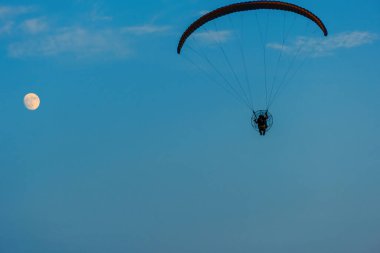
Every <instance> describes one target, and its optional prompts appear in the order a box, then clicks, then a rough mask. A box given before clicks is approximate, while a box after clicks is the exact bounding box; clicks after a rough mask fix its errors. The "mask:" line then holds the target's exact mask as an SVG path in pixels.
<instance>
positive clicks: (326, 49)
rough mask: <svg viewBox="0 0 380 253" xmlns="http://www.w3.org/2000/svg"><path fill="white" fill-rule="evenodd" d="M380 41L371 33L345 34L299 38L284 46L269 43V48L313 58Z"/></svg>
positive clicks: (355, 32)
mask: <svg viewBox="0 0 380 253" xmlns="http://www.w3.org/2000/svg"><path fill="white" fill-rule="evenodd" d="M378 39H379V35H377V34H375V33H371V32H362V31H354V32H344V33H340V34H337V35H333V36H329V37H327V38H318V39H316V38H308V37H298V38H297V39H296V40H295V41H294V42H293V43H291V44H288V45H282V44H280V43H268V44H267V47H269V48H272V49H274V50H282V51H284V52H285V53H290V54H294V53H303V54H308V55H311V56H325V55H331V54H332V53H333V52H334V51H336V50H338V49H349V48H355V47H359V46H362V45H367V44H371V43H373V42H375V41H376V40H378Z"/></svg>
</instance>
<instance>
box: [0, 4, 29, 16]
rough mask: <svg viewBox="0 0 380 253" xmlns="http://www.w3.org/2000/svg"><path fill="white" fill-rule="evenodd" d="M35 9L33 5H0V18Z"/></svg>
mask: <svg viewBox="0 0 380 253" xmlns="http://www.w3.org/2000/svg"><path fill="white" fill-rule="evenodd" d="M33 11H35V7H33V6H5V5H0V18H1V19H3V18H9V17H14V16H18V15H22V14H26V13H30V12H33Z"/></svg>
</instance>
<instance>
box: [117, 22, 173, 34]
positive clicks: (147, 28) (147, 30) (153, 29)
mask: <svg viewBox="0 0 380 253" xmlns="http://www.w3.org/2000/svg"><path fill="white" fill-rule="evenodd" d="M170 28H171V27H170V26H157V25H150V24H146V25H140V26H128V27H124V28H123V29H122V31H123V32H126V33H134V34H137V35H144V34H152V33H163V32H167V31H169V30H170Z"/></svg>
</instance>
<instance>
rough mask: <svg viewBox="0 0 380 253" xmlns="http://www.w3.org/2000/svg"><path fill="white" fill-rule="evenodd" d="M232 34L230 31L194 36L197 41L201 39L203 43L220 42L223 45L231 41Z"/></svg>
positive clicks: (209, 32) (195, 34) (208, 32)
mask: <svg viewBox="0 0 380 253" xmlns="http://www.w3.org/2000/svg"><path fill="white" fill-rule="evenodd" d="M231 35H232V32H231V31H228V30H223V31H206V32H197V33H194V34H193V36H194V38H196V39H199V40H201V41H203V42H211V43H214V42H218V43H223V42H226V41H228V40H230V39H231Z"/></svg>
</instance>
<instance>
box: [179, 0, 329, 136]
mask: <svg viewBox="0 0 380 253" xmlns="http://www.w3.org/2000/svg"><path fill="white" fill-rule="evenodd" d="M263 12H264V13H263ZM260 13H263V14H260ZM274 13H276V14H274ZM259 15H262V16H261V17H260V16H259ZM288 16H291V17H288ZM296 18H301V21H300V22H299V23H301V26H303V25H304V24H305V23H306V25H305V27H306V29H309V30H310V23H311V24H313V27H314V29H317V30H320V31H322V33H323V35H324V36H327V35H328V32H327V29H326V27H325V25H324V24H323V22H322V21H321V20H320V19H319V18H318V17H317V16H316V15H314V14H313V13H312V12H310V11H309V10H307V9H305V8H302V7H300V6H297V5H294V4H291V3H286V2H280V1H248V2H239V3H234V4H230V5H227V6H223V7H220V8H217V9H215V10H213V11H210V12H207V13H206V14H204V15H202V16H201V17H200V18H198V19H197V20H195V21H194V22H193V23H192V24H191V25H190V26H189V27H188V28H187V29H186V30H185V31H184V32H183V34H182V36H181V38H180V40H179V42H178V45H177V53H178V54H183V51H185V52H186V53H187V59H188V60H189V61H190V62H191V63H192V64H193V65H195V66H196V68H197V69H199V70H200V71H201V72H203V73H204V74H205V75H206V76H208V77H209V79H210V80H212V81H213V82H214V83H216V84H217V85H218V86H221V87H222V88H223V89H225V90H226V91H227V92H229V93H230V94H231V95H233V96H234V97H235V99H237V100H238V101H239V102H240V103H242V104H243V105H246V106H247V107H248V108H249V109H250V111H251V112H252V118H251V124H252V126H253V127H254V128H255V129H256V130H257V131H258V132H259V133H260V135H265V133H266V132H268V130H269V129H270V128H271V126H272V124H273V117H272V115H271V114H270V113H269V109H270V107H271V105H272V104H273V102H274V101H275V99H276V97H277V96H278V93H279V91H280V90H281V89H282V88H283V86H284V85H286V83H288V82H290V79H291V78H292V77H293V76H294V75H295V73H296V72H297V70H298V69H299V68H300V65H301V64H300V65H297V64H295V62H296V59H298V58H301V57H300V56H302V55H303V56H305V55H306V54H307V52H310V51H312V50H313V49H312V48H310V47H311V46H310V44H311V43H308V40H307V38H308V37H306V36H305V34H304V33H303V32H302V31H300V30H297V29H296V28H295V24H296V23H297V22H296ZM246 19H248V22H247V20H246ZM270 21H272V23H271V25H269V23H270ZM310 21H311V22H310ZM234 22H235V23H234ZM224 23H226V24H224ZM236 23H238V24H236ZM247 24H248V28H246V26H247ZM223 25H224V26H223ZM222 26H223V28H222ZM304 29H305V28H304ZM269 31H270V32H272V33H273V34H274V35H277V37H279V39H277V40H278V41H280V42H277V43H276V42H273V41H272V40H275V36H270V35H268V32H269ZM292 31H296V32H295V33H297V36H298V37H297V36H294V37H293V41H292V42H293V44H286V41H289V37H290V33H291V32H292ZM315 32H316V31H314V33H315ZM307 35H308V34H307ZM258 38H259V41H258V42H257V43H256V42H254V41H253V40H254V39H256V40H257V39H258ZM230 42H236V43H235V44H236V45H235V46H231V45H230V44H231V43H230ZM308 47H309V49H307V48H308ZM185 48H186V50H185ZM305 48H306V49H305ZM227 49H231V50H232V51H231V52H230V54H228V53H227V51H228V50H227ZM269 50H271V52H273V54H274V53H277V54H276V55H275V56H273V57H272V61H273V63H272V65H270V63H269V58H270V53H271V52H269ZM191 53H192V54H193V55H194V57H195V58H196V59H193V58H191V57H189V56H188V55H189V54H191ZM260 53H261V57H260ZM238 56H240V57H238ZM286 56H287V57H286ZM259 58H261V59H260V61H261V63H260V62H259V61H258V60H259ZM284 58H289V59H288V60H284ZM305 58H306V56H305ZM235 61H237V62H238V63H237V64H236V63H234V62H235ZM201 62H202V63H203V65H202V63H201ZM222 62H224V64H223V65H222ZM282 62H285V63H283V64H284V66H282V65H281V63H282ZM249 63H250V64H251V65H249ZM286 64H287V65H286ZM270 67H271V68H270ZM280 72H281V73H280ZM212 73H213V74H212ZM227 75H229V76H227ZM254 78H256V80H255V81H254V82H253V81H252V79H254ZM259 83H263V84H264V87H261V88H260V87H259V86H260V85H258V84H259ZM260 89H261V90H260ZM260 94H261V95H260ZM254 97H255V99H254ZM260 101H261V103H260ZM259 104H261V105H259ZM262 104H265V109H262V110H257V109H256V108H257V107H258V106H260V107H264V106H263V105H262Z"/></svg>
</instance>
